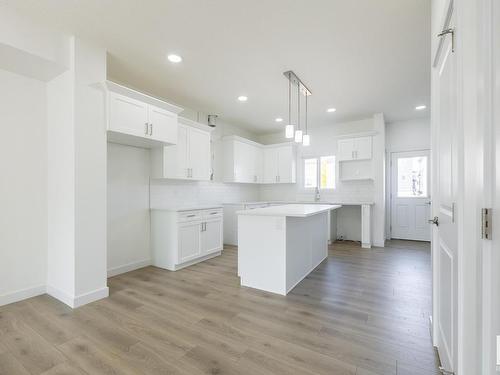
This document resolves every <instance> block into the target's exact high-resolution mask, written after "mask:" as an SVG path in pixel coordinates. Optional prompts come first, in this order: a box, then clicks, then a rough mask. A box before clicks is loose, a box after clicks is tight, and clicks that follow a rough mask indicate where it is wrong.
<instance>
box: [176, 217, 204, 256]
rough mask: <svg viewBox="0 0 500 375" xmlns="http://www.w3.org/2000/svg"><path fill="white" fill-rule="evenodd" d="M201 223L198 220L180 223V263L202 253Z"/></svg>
mask: <svg viewBox="0 0 500 375" xmlns="http://www.w3.org/2000/svg"><path fill="white" fill-rule="evenodd" d="M200 225H201V223H200V222H198V221H194V222H187V223H182V224H179V228H178V230H177V231H178V238H179V263H185V262H188V261H190V260H193V259H195V258H199V257H200V255H201V235H200V234H201V231H200Z"/></svg>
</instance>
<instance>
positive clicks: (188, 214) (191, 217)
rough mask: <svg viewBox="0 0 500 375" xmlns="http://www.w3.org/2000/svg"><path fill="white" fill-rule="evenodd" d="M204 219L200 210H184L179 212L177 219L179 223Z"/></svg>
mask: <svg viewBox="0 0 500 375" xmlns="http://www.w3.org/2000/svg"><path fill="white" fill-rule="evenodd" d="M201 219H202V214H201V212H200V211H182V212H179V213H177V221H178V222H179V223H185V222H188V221H197V220H201Z"/></svg>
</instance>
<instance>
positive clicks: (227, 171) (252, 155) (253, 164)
mask: <svg viewBox="0 0 500 375" xmlns="http://www.w3.org/2000/svg"><path fill="white" fill-rule="evenodd" d="M222 145H223V146H222V147H223V155H224V164H223V174H224V182H239V183H249V184H258V183H262V182H263V179H264V165H263V162H264V160H263V156H264V155H263V152H262V145H261V144H259V143H256V142H253V141H250V140H248V139H245V138H242V137H238V136H228V137H224V138H223V140H222Z"/></svg>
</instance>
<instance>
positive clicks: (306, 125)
mask: <svg viewBox="0 0 500 375" xmlns="http://www.w3.org/2000/svg"><path fill="white" fill-rule="evenodd" d="M306 134H308V133H307V95H306Z"/></svg>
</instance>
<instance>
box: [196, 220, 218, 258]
mask: <svg viewBox="0 0 500 375" xmlns="http://www.w3.org/2000/svg"><path fill="white" fill-rule="evenodd" d="M222 231H223V229H222V218H215V219H206V220H205V222H204V223H202V229H201V244H202V245H201V252H202V254H204V255H206V254H212V253H213V252H217V251H220V249H222V233H223V232H222Z"/></svg>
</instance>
